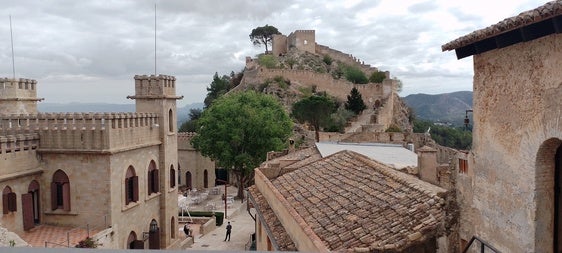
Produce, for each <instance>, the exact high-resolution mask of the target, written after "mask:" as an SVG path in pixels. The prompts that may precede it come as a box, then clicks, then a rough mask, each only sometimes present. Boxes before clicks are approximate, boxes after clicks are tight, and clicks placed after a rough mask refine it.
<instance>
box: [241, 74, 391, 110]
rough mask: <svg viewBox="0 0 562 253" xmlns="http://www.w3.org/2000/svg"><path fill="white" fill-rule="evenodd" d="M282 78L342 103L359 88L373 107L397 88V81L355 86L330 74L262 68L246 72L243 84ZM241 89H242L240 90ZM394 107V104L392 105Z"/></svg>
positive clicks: (254, 83)
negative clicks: (322, 92) (330, 96)
mask: <svg viewBox="0 0 562 253" xmlns="http://www.w3.org/2000/svg"><path fill="white" fill-rule="evenodd" d="M276 76H282V77H284V78H286V79H289V80H290V81H291V85H292V84H293V83H297V84H298V85H301V86H304V87H312V86H315V87H316V90H317V91H318V92H321V91H327V92H328V94H330V95H332V96H335V97H337V98H338V99H340V100H341V101H346V100H347V95H349V92H350V91H351V89H352V88H353V87H355V88H357V90H359V92H360V93H361V96H362V97H363V100H364V101H365V102H366V103H367V105H371V104H372V103H374V102H375V100H377V99H379V100H380V99H383V98H385V97H387V96H389V95H390V92H391V91H392V88H390V87H393V86H395V82H396V81H395V80H391V79H386V80H384V81H383V83H380V84H374V83H369V84H353V83H351V82H349V81H347V80H345V79H334V78H333V77H332V75H330V74H328V73H315V72H312V71H307V70H295V69H267V68H264V67H260V68H258V69H256V70H252V71H248V70H247V71H245V72H244V78H243V81H242V83H241V84H246V85H248V84H253V85H257V84H261V83H263V82H264V81H265V80H266V79H271V78H275V77H276ZM238 87H240V88H238ZM243 87H244V85H239V86H237V87H236V88H234V89H233V90H237V89H243ZM391 105H392V104H391Z"/></svg>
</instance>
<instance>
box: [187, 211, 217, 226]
mask: <svg viewBox="0 0 562 253" xmlns="http://www.w3.org/2000/svg"><path fill="white" fill-rule="evenodd" d="M178 215H179V216H187V212H184V213H183V215H182V213H181V212H179V213H178ZM189 215H191V217H209V218H210V217H213V212H209V211H190V212H189ZM215 218H216V225H217V226H221V225H222V223H223V221H224V213H223V212H215Z"/></svg>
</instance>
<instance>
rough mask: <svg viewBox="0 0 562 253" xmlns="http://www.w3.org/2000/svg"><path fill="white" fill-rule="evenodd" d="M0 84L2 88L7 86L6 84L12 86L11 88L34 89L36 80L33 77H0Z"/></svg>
mask: <svg viewBox="0 0 562 253" xmlns="http://www.w3.org/2000/svg"><path fill="white" fill-rule="evenodd" d="M0 85H2V88H7V86H13V88H15V89H20V90H35V86H36V85H37V81H36V80H34V79H27V78H19V79H13V78H7V77H5V78H0ZM10 88H11V87H10Z"/></svg>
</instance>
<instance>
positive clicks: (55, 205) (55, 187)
mask: <svg viewBox="0 0 562 253" xmlns="http://www.w3.org/2000/svg"><path fill="white" fill-rule="evenodd" d="M51 209H53V210H56V209H63V210H64V211H70V181H69V180H68V176H67V175H66V173H64V171H62V170H57V171H56V172H55V174H53V181H52V182H51Z"/></svg>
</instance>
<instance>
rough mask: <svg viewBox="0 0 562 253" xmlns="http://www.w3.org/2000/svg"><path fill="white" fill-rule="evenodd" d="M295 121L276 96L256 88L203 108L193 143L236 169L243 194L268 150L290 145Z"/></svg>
mask: <svg viewBox="0 0 562 253" xmlns="http://www.w3.org/2000/svg"><path fill="white" fill-rule="evenodd" d="M292 124H293V123H292V121H291V119H290V118H289V116H288V115H287V113H286V112H285V110H284V109H283V107H282V106H281V104H279V102H278V101H277V100H276V99H275V98H273V97H271V96H268V95H264V94H261V93H256V92H254V91H247V92H241V93H235V94H231V95H228V96H223V97H220V98H218V99H217V100H215V102H213V104H212V105H211V106H210V107H209V108H207V109H206V110H205V111H203V114H202V115H201V117H200V118H199V120H198V122H197V126H198V127H197V135H196V136H195V137H194V138H193V139H192V141H191V143H192V144H193V146H194V147H195V148H196V149H197V150H199V151H201V153H202V154H203V155H204V156H207V157H209V158H211V159H213V160H215V161H216V162H217V165H218V166H221V167H224V168H225V169H227V170H231V171H233V172H234V174H235V175H236V177H237V181H238V197H240V198H242V197H243V191H242V190H243V188H244V187H245V186H247V183H248V182H249V181H250V180H251V179H252V175H253V174H252V172H253V169H254V168H255V167H257V166H259V165H260V164H261V163H262V162H263V161H265V159H266V154H267V152H269V151H278V150H281V149H283V148H285V147H286V145H287V139H288V138H289V136H290V135H291V133H292V129H293V126H292Z"/></svg>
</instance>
